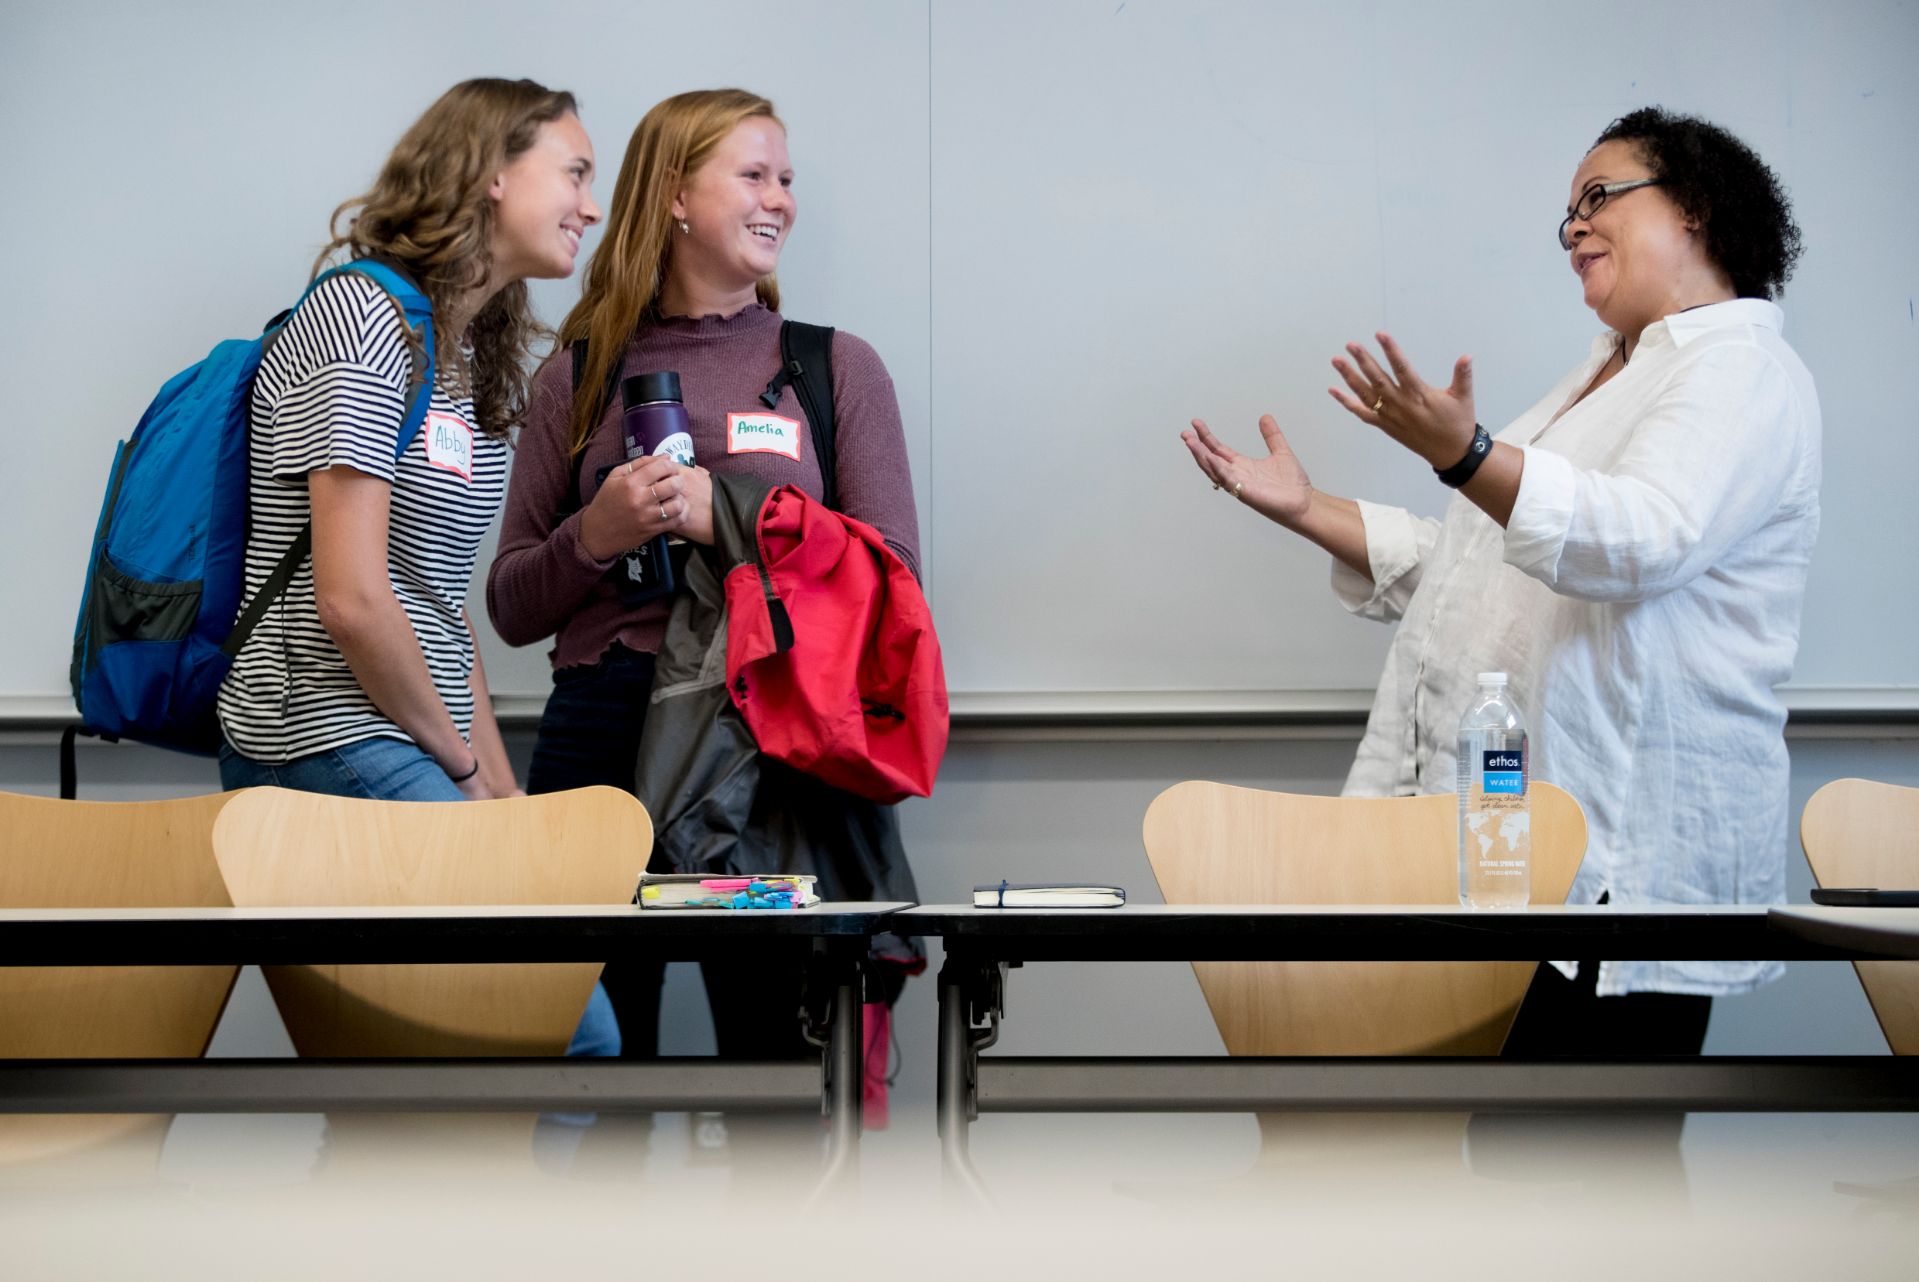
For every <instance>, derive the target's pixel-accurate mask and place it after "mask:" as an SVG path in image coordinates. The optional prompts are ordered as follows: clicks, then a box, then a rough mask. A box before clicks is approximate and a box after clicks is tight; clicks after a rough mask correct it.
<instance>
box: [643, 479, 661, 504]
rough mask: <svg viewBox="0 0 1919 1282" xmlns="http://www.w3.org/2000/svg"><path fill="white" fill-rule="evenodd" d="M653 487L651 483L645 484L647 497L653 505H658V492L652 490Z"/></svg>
mask: <svg viewBox="0 0 1919 1282" xmlns="http://www.w3.org/2000/svg"><path fill="white" fill-rule="evenodd" d="M653 485H654V483H653V482H652V481H648V482H647V483H646V493H647V497H649V498H651V499H652V500H653V501H654V502H655V503H658V502H659V501H660V492H659V491H658V490H656V489H654V488H653Z"/></svg>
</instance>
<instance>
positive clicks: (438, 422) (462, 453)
mask: <svg viewBox="0 0 1919 1282" xmlns="http://www.w3.org/2000/svg"><path fill="white" fill-rule="evenodd" d="M422 433H423V435H425V437H426V461H427V462H429V463H431V464H432V465H433V466H434V467H437V468H442V469H444V470H446V471H448V472H453V473H457V474H458V475H459V476H460V477H462V478H463V479H465V480H467V481H469V482H470V481H472V480H473V429H472V427H470V426H469V425H468V424H467V422H466V420H465V419H463V418H461V417H460V416H459V415H457V414H442V413H440V412H438V411H437V410H436V411H434V412H433V413H430V414H428V415H427V416H426V427H425V428H423V429H422Z"/></svg>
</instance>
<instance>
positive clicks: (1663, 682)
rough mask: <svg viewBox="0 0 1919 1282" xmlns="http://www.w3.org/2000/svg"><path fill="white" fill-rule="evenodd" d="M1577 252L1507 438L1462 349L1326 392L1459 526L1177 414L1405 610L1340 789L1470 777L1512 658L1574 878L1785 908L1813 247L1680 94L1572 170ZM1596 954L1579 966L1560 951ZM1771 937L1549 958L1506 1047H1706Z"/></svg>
mask: <svg viewBox="0 0 1919 1282" xmlns="http://www.w3.org/2000/svg"><path fill="white" fill-rule="evenodd" d="M1559 243H1560V246H1561V247H1562V248H1563V249H1565V250H1566V252H1567V257H1568V262H1569V265H1570V266H1571V267H1572V269H1573V271H1574V273H1575V274H1576V275H1577V276H1578V278H1579V282H1580V286H1581V288H1582V289H1583V290H1584V293H1585V302H1586V305H1587V306H1588V307H1590V308H1592V309H1593V311H1594V312H1596V313H1597V314H1598V316H1599V319H1600V320H1601V321H1602V322H1603V323H1604V324H1605V325H1606V328H1607V332H1606V333H1605V334H1603V335H1602V336H1601V337H1600V338H1599V339H1598V340H1597V341H1596V342H1595V343H1594V345H1593V349H1592V352H1591V353H1590V354H1589V355H1588V356H1587V357H1586V359H1585V360H1583V361H1581V362H1580V363H1579V364H1578V365H1577V366H1576V367H1575V368H1574V369H1573V370H1572V371H1571V372H1570V373H1569V374H1567V375H1566V377H1565V378H1564V379H1562V380H1561V381H1560V383H1559V384H1558V385H1557V386H1555V387H1554V388H1553V389H1552V390H1551V391H1549V392H1548V393H1547V394H1546V396H1545V397H1544V398H1543V399H1542V400H1541V401H1540V402H1539V403H1538V404H1537V405H1535V406H1533V408H1531V409H1530V410H1527V411H1526V412H1525V413H1524V414H1522V415H1520V417H1519V418H1518V419H1517V420H1515V421H1514V422H1513V423H1511V424H1509V425H1508V426H1507V427H1506V428H1505V429H1504V430H1502V431H1500V432H1498V433H1496V434H1493V435H1492V436H1490V437H1489V436H1488V435H1487V434H1486V433H1485V431H1484V430H1483V429H1481V428H1479V427H1478V426H1477V425H1476V422H1475V417H1474V412H1473V376H1472V368H1471V363H1470V361H1469V360H1467V359H1466V358H1463V357H1462V358H1461V359H1460V360H1459V362H1458V363H1457V364H1456V365H1455V366H1454V368H1453V371H1452V378H1451V382H1450V384H1449V385H1446V386H1433V385H1430V384H1428V383H1426V382H1424V381H1423V380H1422V379H1421V378H1420V377H1419V375H1418V374H1417V373H1415V372H1414V370H1413V369H1412V368H1411V366H1410V365H1409V364H1408V362H1407V360H1406V357H1405V355H1404V354H1403V353H1402V352H1401V351H1400V349H1399V347H1398V346H1397V345H1396V344H1395V343H1394V342H1393V341H1392V339H1391V338H1389V337H1388V336H1386V335H1385V334H1380V335H1378V336H1377V337H1378V340H1379V345H1380V348H1381V349H1382V351H1383V353H1384V356H1385V363H1384V365H1383V366H1382V364H1381V363H1380V362H1379V361H1378V360H1375V359H1374V357H1373V355H1372V353H1371V352H1370V351H1368V350H1367V349H1366V348H1364V347H1362V346H1360V345H1358V344H1352V345H1349V346H1348V347H1347V349H1346V350H1347V356H1346V357H1345V358H1340V359H1335V360H1334V361H1333V365H1334V367H1335V368H1336V369H1337V370H1338V371H1339V375H1340V377H1341V379H1342V380H1343V381H1344V383H1345V386H1344V387H1343V388H1336V389H1333V391H1332V395H1333V397H1334V399H1335V400H1337V401H1338V402H1339V403H1340V404H1341V405H1342V406H1344V407H1345V408H1346V410H1347V411H1348V412H1349V413H1351V414H1352V415H1353V416H1354V417H1356V418H1358V419H1360V420H1361V421H1362V422H1365V423H1368V424H1371V425H1373V426H1375V427H1377V428H1379V429H1380V430H1382V431H1384V432H1385V433H1387V434H1388V435H1389V436H1391V437H1392V438H1393V439H1394V440H1396V441H1398V442H1399V443H1400V444H1402V445H1404V446H1405V447H1406V448H1407V449H1409V450H1411V451H1412V452H1413V453H1415V454H1417V455H1419V456H1420V457H1421V458H1422V459H1424V460H1425V461H1426V463H1427V464H1428V465H1430V466H1431V467H1432V468H1433V469H1434V471H1435V472H1436V473H1437V476H1438V479H1439V480H1440V481H1442V482H1444V483H1446V484H1449V485H1452V486H1454V487H1455V488H1457V489H1458V490H1459V493H1460V496H1461V497H1460V498H1459V499H1455V500H1454V501H1453V502H1452V504H1451V505H1450V506H1449V507H1448V508H1447V510H1446V515H1445V518H1444V519H1443V520H1438V521H1434V520H1422V519H1419V518H1417V517H1414V516H1412V515H1411V514H1409V513H1407V512H1405V511H1403V510H1401V509H1397V508H1387V507H1381V506H1377V505H1374V504H1370V503H1364V502H1356V501H1354V500H1351V499H1343V498H1335V497H1334V496H1332V495H1329V494H1325V493H1322V492H1320V491H1319V490H1316V489H1314V488H1313V485H1312V483H1311V481H1310V480H1308V479H1307V475H1306V471H1305V469H1304V467H1303V466H1302V465H1301V464H1300V462H1299V460H1298V459H1297V458H1296V457H1295V456H1294V455H1293V452H1292V450H1291V448H1289V447H1288V445H1287V443H1286V439H1285V437H1284V436H1283V435H1282V434H1281V433H1280V430H1279V428H1278V426H1277V425H1276V424H1275V423H1274V422H1273V420H1272V418H1271V416H1267V417H1265V418H1262V419H1261V420H1260V433H1261V435H1262V436H1263V437H1264V438H1265V443H1266V446H1267V450H1268V452H1267V453H1266V454H1265V455H1264V456H1251V455H1244V454H1240V453H1238V452H1237V451H1235V450H1233V449H1231V448H1230V447H1228V446H1226V445H1224V444H1222V443H1221V442H1220V441H1219V440H1218V438H1217V437H1215V436H1214V435H1213V433H1211V432H1210V431H1208V430H1207V428H1206V425H1205V424H1204V423H1203V422H1200V421H1197V420H1195V421H1194V423H1193V426H1192V430H1191V431H1189V432H1186V433H1183V437H1184V439H1185V441H1186V444H1187V446H1188V448H1189V449H1190V450H1191V451H1192V454H1193V457H1194V459H1195V460H1197V462H1198V464H1199V466H1200V469H1201V470H1202V471H1203V472H1204V473H1205V474H1206V475H1207V476H1208V477H1209V478H1210V479H1211V480H1212V482H1213V484H1214V486H1215V487H1216V488H1220V489H1223V490H1225V491H1227V492H1228V493H1229V494H1230V495H1231V496H1232V497H1234V498H1236V499H1238V500H1239V501H1240V502H1242V503H1244V504H1246V505H1247V506H1249V507H1251V508H1253V509H1254V510H1255V511H1257V512H1259V513H1260V514H1261V515H1263V516H1265V517H1267V518H1269V519H1271V520H1273V521H1277V522H1278V523H1279V524H1281V525H1283V526H1285V527H1286V528H1287V529H1290V530H1293V531H1295V532H1297V533H1299V534H1301V535H1303V536H1305V537H1306V538H1308V539H1311V540H1312V541H1313V542H1314V543H1317V544H1318V545H1319V546H1321V547H1323V548H1325V549H1326V550H1327V551H1328V552H1330V553H1331V554H1332V555H1333V558H1334V562H1335V563H1334V567H1333V587H1334V591H1335V593H1336V594H1337V595H1338V596H1339V597H1340V599H1341V600H1342V601H1343V602H1344V603H1345V604H1346V606H1347V608H1349V609H1351V610H1354V611H1356V612H1357V613H1360V614H1362V615H1365V616H1366V617H1368V618H1376V619H1382V620H1395V619H1396V620H1399V622H1400V628H1399V631H1398V634H1397V636H1396V637H1395V639H1394V642H1393V646H1392V650H1391V653H1390V655H1389V657H1388V659H1387V664H1386V671H1385V673H1384V674H1383V675H1382V677H1381V678H1380V683H1379V691H1378V695H1377V698H1376V699H1375V702H1374V704H1373V709H1372V714H1371V717H1370V718H1369V720H1368V722H1367V727H1366V735H1365V738H1364V740H1363V741H1362V743H1361V744H1360V748H1359V754H1358V757H1357V759H1356V760H1355V761H1354V763H1353V768H1352V772H1351V774H1350V775H1349V776H1348V777H1347V781H1346V792H1347V793H1349V794H1360V795H1394V794H1414V793H1433V792H1447V791H1451V790H1452V788H1453V787H1454V735H1455V733H1456V731H1457V727H1458V724H1459V721H1460V718H1461V716H1462V715H1463V713H1464V710H1465V707H1466V703H1467V701H1468V699H1469V698H1470V697H1471V695H1472V693H1473V691H1474V688H1475V687H1474V683H1475V674H1477V673H1479V672H1481V671H1504V672H1507V673H1509V674H1510V676H1511V680H1512V688H1513V691H1514V693H1515V695H1516V696H1517V698H1518V702H1519V705H1520V707H1521V708H1522V709H1523V710H1524V711H1525V714H1526V717H1527V721H1528V726H1529V728H1530V729H1531V731H1532V743H1533V774H1534V777H1536V778H1540V779H1546V780H1550V781H1552V782H1554V783H1557V784H1559V785H1560V786H1562V787H1564V788H1566V789H1567V790H1568V791H1569V792H1571V793H1573V795H1574V796H1576V797H1577V798H1578V799H1579V800H1580V802H1581V803H1582V804H1583V805H1584V806H1585V808H1586V815H1587V819H1588V822H1589V824H1590V833H1591V840H1590V844H1589V845H1588V847H1587V853H1586V859H1585V863H1584V865H1583V866H1582V867H1581V870H1580V874H1579V878H1578V880H1577V881H1576V882H1575V883H1574V885H1573V889H1572V893H1571V896H1570V898H1569V902H1571V903H1596V902H1600V901H1602V900H1607V901H1610V902H1612V903H1618V904H1710V903H1768V902H1776V901H1778V900H1779V899H1780V898H1781V897H1782V894H1783V891H1784V888H1785V840H1786V834H1787V816H1786V804H1787V784H1788V779H1787V760H1786V748H1785V742H1784V739H1783V737H1782V729H1783V727H1784V724H1785V709H1784V708H1783V706H1782V705H1781V704H1780V702H1779V699H1778V697H1777V696H1776V695H1775V694H1774V693H1773V688H1774V687H1775V686H1776V685H1777V684H1779V683H1780V682H1782V681H1784V680H1785V679H1786V678H1787V677H1788V676H1789V675H1790V673H1791V670H1792V661H1793V655H1794V652H1795V650H1796V649H1797V647H1798V638H1799V613H1800V603H1801V598H1802V596H1803V594H1804V589H1805V582H1806V566H1807V562H1808V560H1809V558H1810V556H1811V552H1812V545H1813V539H1814V537H1815V535H1816V534H1817V532H1818V527H1819V471H1820V462H1819V430H1820V429H1819V402H1818V398H1817V396H1816V394H1815V393H1814V390H1813V384H1812V378H1811V376H1810V375H1809V374H1808V373H1807V372H1806V368H1805V366H1804V365H1802V364H1801V363H1800V361H1799V358H1798V357H1797V356H1796V355H1794V353H1793V351H1792V349H1791V348H1790V347H1788V346H1786V343H1785V341H1784V340H1783V339H1782V338H1781V337H1780V326H1781V313H1780V310H1779V308H1778V307H1776V306H1775V305H1774V304H1773V303H1772V302H1771V301H1769V300H1771V299H1772V298H1774V297H1776V296H1777V295H1778V294H1779V292H1780V290H1781V288H1782V287H1783V285H1784V283H1785V281H1786V279H1787V277H1788V276H1789V275H1790V274H1791V271H1792V268H1793V265H1794V262H1795V261H1796V259H1797V258H1798V255H1799V249H1800V245H1799V231H1798V228H1797V227H1796V226H1795V225H1794V223H1793V221H1792V215H1791V211H1790V208H1789V207H1788V204H1787V201H1786V197H1785V194H1784V192H1783V191H1782V190H1781V189H1780V186H1779V183H1778V181H1777V179H1776V178H1775V176H1774V175H1773V173H1772V171H1771V170H1770V169H1768V168H1767V167H1766V166H1765V164H1764V163H1763V162H1762V161H1761V160H1760V159H1759V158H1758V157H1757V156H1756V155H1754V154H1753V152H1752V151H1751V150H1750V149H1749V148H1747V147H1746V146H1745V145H1744V144H1742V143H1741V142H1740V141H1739V140H1738V139H1736V138H1734V137H1733V136H1732V135H1731V134H1729V133H1727V132H1726V131H1725V130H1723V129H1720V128H1718V127H1717V126H1715V125H1712V124H1709V123H1707V122H1705V121H1702V120H1698V119H1694V118H1690V117H1684V116H1675V115H1672V114H1669V113H1667V112H1665V111H1662V110H1660V109H1658V108H1647V109H1644V110H1641V111H1636V112H1633V113H1632V114H1631V115H1628V116H1625V117H1623V118H1621V119H1620V120H1617V121H1615V122H1613V124H1612V125H1610V126H1609V127H1608V128H1607V129H1606V131H1605V132H1604V133H1602V134H1601V135H1600V137H1599V141H1598V142H1597V143H1596V144H1595V145H1594V147H1593V149H1592V150H1591V151H1589V152H1588V153H1587V154H1586V156H1585V158H1584V160H1582V161H1581V163H1580V165H1579V168H1578V171H1577V172H1576V173H1575V174H1574V176H1573V182H1572V189H1571V202H1570V204H1569V205H1568V208H1567V215H1566V221H1565V222H1564V223H1562V224H1561V225H1560V229H1559ZM1575 970H1576V978H1568V974H1570V973H1572V972H1574V971H1575ZM1780 970H1781V967H1780V966H1779V964H1778V963H1776V962H1763V961H1752V962H1723V961H1722V962H1696V961H1695V962H1677V961H1675V962H1657V961H1632V962H1611V961H1607V962H1599V963H1594V962H1585V963H1581V964H1579V965H1577V967H1576V968H1575V967H1574V966H1573V965H1571V964H1563V963H1562V964H1560V967H1559V968H1557V969H1556V968H1555V967H1553V966H1542V967H1540V973H1539V978H1538V979H1537V980H1536V981H1535V982H1534V985H1533V988H1532V991H1531V992H1529V993H1528V995H1527V999H1526V1002H1525V1004H1524V1005H1523V1006H1522V1008H1521V1013H1520V1016H1519V1019H1518V1022H1517V1023H1516V1024H1515V1026H1514V1030H1513V1034H1512V1037H1511V1039H1509V1041H1508V1044H1507V1053H1508V1054H1515V1053H1518V1054H1526V1055H1534V1056H1546V1055H1578V1056H1588V1055H1624V1056H1635V1055H1675V1054H1692V1053H1697V1052H1698V1050H1699V1049H1700V1046H1701V1044H1702V1043H1703V1041H1704V1038H1705V1029H1706V1019H1707V1015H1708V1013H1709V1010H1710V1005H1711V999H1712V997H1713V996H1716V995H1724V994H1732V993H1739V992H1744V991H1747V990H1749V989H1751V988H1754V987H1756V986H1758V985H1759V984H1762V983H1764V982H1766V981H1768V980H1770V979H1773V978H1775V977H1776V976H1777V975H1778V974H1779V973H1780Z"/></svg>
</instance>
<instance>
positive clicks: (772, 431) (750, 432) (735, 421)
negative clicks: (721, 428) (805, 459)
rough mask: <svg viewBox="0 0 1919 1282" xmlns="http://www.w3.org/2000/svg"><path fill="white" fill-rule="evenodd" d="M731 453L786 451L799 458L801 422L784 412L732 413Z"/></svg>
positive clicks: (728, 448) (728, 438) (728, 445)
mask: <svg viewBox="0 0 1919 1282" xmlns="http://www.w3.org/2000/svg"><path fill="white" fill-rule="evenodd" d="M726 452H727V453H728V454H784V455H786V457H788V458H790V459H793V460H794V461H796V462H797V461H798V459H799V457H800V424H799V420H798V419H792V418H787V417H786V416H785V415H783V414H728V415H727V416H726Z"/></svg>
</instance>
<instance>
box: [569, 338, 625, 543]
mask: <svg viewBox="0 0 1919 1282" xmlns="http://www.w3.org/2000/svg"><path fill="white" fill-rule="evenodd" d="M566 351H567V355H569V356H570V357H572V358H573V395H574V396H575V397H576V398H577V397H578V396H579V394H580V384H581V383H582V382H583V381H585V379H586V340H585V339H584V338H576V339H574V340H573V341H572V342H571V343H569V344H567V348H566ZM619 394H620V362H618V361H615V362H613V364H612V365H611V366H610V367H609V368H608V369H607V371H606V386H605V387H604V388H602V389H601V391H600V413H601V414H604V413H606V407H607V406H609V405H611V404H613V398H614V397H615V396H618V395H619ZM585 465H586V447H585V446H581V447H580V451H579V453H577V454H575V455H574V456H573V485H572V488H570V489H568V490H567V492H566V503H567V505H566V506H565V507H564V508H561V509H560V511H559V512H558V513H556V514H555V515H557V516H559V517H560V518H561V519H562V520H564V519H565V518H566V517H569V516H571V515H573V513H575V512H577V511H579V510H580V508H581V507H583V506H585V505H584V504H583V503H581V501H580V469H581V468H582V467H584V466H585Z"/></svg>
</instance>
